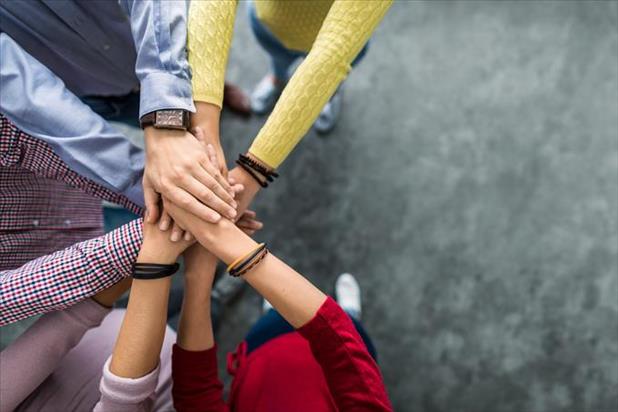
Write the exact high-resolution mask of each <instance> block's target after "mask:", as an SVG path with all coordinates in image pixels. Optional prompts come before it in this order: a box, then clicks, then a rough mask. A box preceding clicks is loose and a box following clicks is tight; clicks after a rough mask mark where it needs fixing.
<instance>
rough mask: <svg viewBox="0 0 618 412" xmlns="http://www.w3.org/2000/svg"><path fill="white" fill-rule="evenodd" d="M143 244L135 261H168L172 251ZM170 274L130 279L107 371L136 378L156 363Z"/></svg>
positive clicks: (164, 321)
mask: <svg viewBox="0 0 618 412" xmlns="http://www.w3.org/2000/svg"><path fill="white" fill-rule="evenodd" d="M157 249H158V248H156V247H151V245H148V244H146V242H145V243H144V246H143V247H142V250H141V251H140V254H139V255H138V257H137V261H138V262H149V263H172V262H173V261H175V257H174V256H173V255H174V254H170V255H167V253H166V252H167V250H166V249H165V248H163V250H157ZM170 285H171V277H167V278H162V279H151V280H140V279H134V280H133V285H132V289H131V293H130V295H129V304H128V306H127V313H126V315H125V317H124V319H123V321H122V326H121V328H120V332H119V333H118V338H117V339H116V345H115V347H114V352H113V354H112V361H111V364H110V370H111V372H112V373H113V374H115V375H117V376H120V377H125V378H137V377H141V376H144V375H146V374H147V373H149V372H150V371H152V370H153V369H154V368H155V367H156V366H157V364H158V362H159V353H160V352H161V345H162V344H163V337H164V334H165V324H166V319H167V302H168V295H169V290H170Z"/></svg>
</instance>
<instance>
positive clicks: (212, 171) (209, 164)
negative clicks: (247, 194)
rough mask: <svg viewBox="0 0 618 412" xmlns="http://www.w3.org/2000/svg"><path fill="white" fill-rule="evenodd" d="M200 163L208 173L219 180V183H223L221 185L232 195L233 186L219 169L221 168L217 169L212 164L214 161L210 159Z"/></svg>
mask: <svg viewBox="0 0 618 412" xmlns="http://www.w3.org/2000/svg"><path fill="white" fill-rule="evenodd" d="M200 164H201V166H202V169H204V170H205V171H206V173H207V174H208V175H210V176H211V177H213V178H214V179H215V180H216V181H217V183H218V184H219V185H221V187H222V188H223V189H225V191H226V192H228V193H229V194H230V195H231V193H232V187H231V186H230V184H229V183H228V182H227V179H226V178H224V177H223V175H221V172H220V171H219V169H217V168H216V167H215V166H214V165H213V164H212V162H210V161H209V160H208V161H202V162H201V163H200Z"/></svg>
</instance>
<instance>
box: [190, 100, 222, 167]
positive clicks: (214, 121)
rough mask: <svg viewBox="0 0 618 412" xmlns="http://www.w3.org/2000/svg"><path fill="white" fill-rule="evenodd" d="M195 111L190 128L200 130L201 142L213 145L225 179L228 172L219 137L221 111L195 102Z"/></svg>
mask: <svg viewBox="0 0 618 412" xmlns="http://www.w3.org/2000/svg"><path fill="white" fill-rule="evenodd" d="M195 110H196V111H195V114H194V115H193V116H191V128H192V129H193V130H195V129H200V130H201V131H202V132H203V136H204V137H203V139H202V140H203V142H204V143H210V144H212V145H213V147H214V148H215V152H216V153H217V159H218V162H219V165H218V169H219V172H220V173H221V174H222V175H223V177H225V178H227V173H228V170H227V164H226V162H225V153H223V148H222V147H221V138H220V136H219V119H220V116H221V109H219V107H218V106H216V105H214V104H211V103H206V102H195ZM196 137H197V136H196Z"/></svg>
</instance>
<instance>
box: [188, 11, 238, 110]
mask: <svg viewBox="0 0 618 412" xmlns="http://www.w3.org/2000/svg"><path fill="white" fill-rule="evenodd" d="M235 17H236V0H217V1H210V0H193V1H191V5H190V8H189V23H188V34H187V50H188V57H189V65H190V66H191V72H192V73H193V80H192V83H193V100H195V101H200V102H208V103H212V104H215V105H217V106H219V107H221V105H222V104H223V85H224V83H225V67H226V65H227V58H228V54H229V50H230V43H231V42H232V32H233V31H234V19H235Z"/></svg>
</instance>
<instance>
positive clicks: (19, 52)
mask: <svg viewBox="0 0 618 412" xmlns="http://www.w3.org/2000/svg"><path fill="white" fill-rule="evenodd" d="M0 52H1V55H2V58H1V59H0V84H1V85H2V95H1V96H0V112H2V114H3V115H4V116H6V117H7V118H8V119H10V120H11V122H13V123H14V124H15V125H16V126H17V127H15V126H11V127H10V128H11V130H10V131H9V130H6V127H8V126H7V125H5V124H4V121H3V125H2V131H3V136H2V141H1V142H0V146H3V147H5V146H4V145H5V144H8V143H7V141H9V140H11V137H13V140H15V139H17V136H18V135H20V134H24V133H27V134H28V135H31V136H34V137H31V138H30V139H29V140H30V141H29V142H27V143H28V144H27V147H21V148H20V150H21V151H22V155H24V156H26V157H28V156H30V158H32V156H35V155H38V156H40V157H41V158H43V159H44V158H45V157H46V156H54V157H55V158H56V159H57V160H56V159H54V162H53V163H58V162H60V163H64V165H65V166H64V168H63V170H72V171H73V173H75V172H76V173H79V174H80V175H81V176H84V177H85V178H87V179H89V180H91V181H92V182H94V183H96V184H97V185H99V186H102V187H104V188H105V189H106V190H107V191H109V192H112V193H116V194H120V195H122V196H124V197H126V198H128V199H129V200H130V201H131V202H133V203H134V204H136V205H138V206H143V204H144V200H143V193H142V187H141V178H142V170H143V167H144V152H143V150H142V149H140V148H139V147H137V146H136V145H134V144H132V143H131V142H130V141H129V140H128V139H127V138H126V137H125V136H124V135H122V134H121V133H120V132H118V131H117V130H116V129H114V128H113V127H112V126H110V124H109V123H107V122H106V121H105V120H103V118H101V117H100V116H99V115H97V114H96V113H94V112H93V111H92V110H90V108H89V107H88V106H86V105H85V104H83V103H82V102H81V101H80V100H79V99H78V98H77V97H76V96H75V95H74V94H73V93H71V92H70V91H69V90H68V89H67V88H66V87H65V85H64V83H63V82H62V80H60V79H59V78H58V77H57V76H56V75H55V74H54V73H52V72H51V71H50V70H49V69H47V68H46V67H45V66H43V65H42V64H41V63H39V62H38V61H37V60H36V59H35V58H33V57H32V56H31V55H29V54H28V53H26V52H25V51H24V50H23V49H22V48H21V47H20V46H19V45H18V44H17V43H16V42H15V41H14V40H13V39H11V38H10V37H9V36H8V35H7V34H6V33H0ZM76 119H79V121H76ZM7 124H8V122H7ZM20 131H23V132H24V133H21V132H20ZM5 133H6V134H5ZM9 133H10V134H9ZM28 137H30V136H28ZM37 141H38V142H39V143H37ZM43 143H45V144H43ZM43 146H46V147H47V148H48V149H46V151H47V153H40V151H41V147H43ZM26 149H28V150H26ZM93 153H96V156H93ZM0 157H1V158H0V160H4V159H6V157H5V156H2V155H0ZM17 158H18V157H17ZM22 163H25V162H24V161H22ZM32 165H33V166H37V167H38V168H41V167H47V166H49V164H48V163H47V162H45V161H43V162H41V161H39V162H33V163H32ZM3 166H4V165H3ZM67 166H68V167H67ZM69 167H70V169H69ZM48 170H51V169H48ZM118 170H123V171H124V172H123V173H118ZM70 180H72V182H73V184H72V185H75V183H76V182H78V180H79V179H70ZM82 180H83V179H82Z"/></svg>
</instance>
